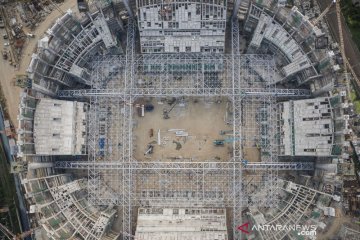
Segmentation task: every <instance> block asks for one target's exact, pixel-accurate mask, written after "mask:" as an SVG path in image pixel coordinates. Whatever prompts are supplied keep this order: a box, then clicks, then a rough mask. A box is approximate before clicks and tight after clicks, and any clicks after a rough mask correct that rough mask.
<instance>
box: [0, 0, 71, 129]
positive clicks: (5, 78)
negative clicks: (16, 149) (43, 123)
mask: <svg viewBox="0 0 360 240" xmlns="http://www.w3.org/2000/svg"><path fill="white" fill-rule="evenodd" d="M60 9H61V10H62V11H66V10H68V9H72V10H73V11H74V12H77V8H76V1H73V0H65V1H64V3H63V4H62V5H61V6H60ZM61 15H62V14H61V13H60V12H59V11H58V10H54V11H52V12H51V13H50V14H49V15H48V16H47V17H46V19H45V20H44V21H43V22H41V23H40V24H39V26H38V27H37V28H36V30H35V31H34V32H33V33H34V34H35V38H29V39H27V42H26V44H25V46H24V49H23V56H22V59H21V62H20V67H19V69H16V68H14V67H13V66H10V64H9V61H7V60H3V59H2V58H1V59H0V84H1V87H2V90H3V92H4V96H5V98H6V101H7V111H8V113H9V115H10V118H11V120H12V122H13V124H14V126H15V128H17V127H18V123H17V120H16V119H17V115H18V106H19V100H20V99H19V96H20V93H21V92H22V89H21V88H19V87H16V86H15V85H14V79H15V77H16V75H17V74H25V73H26V69H27V67H28V65H29V63H30V60H31V55H32V53H33V51H34V49H35V46H36V44H37V40H38V39H39V38H41V37H42V36H43V34H44V32H45V31H46V30H47V29H48V28H49V27H50V26H51V25H52V24H53V23H54V22H55V20H56V19H57V18H59V17H60V16H61ZM5 33H6V31H5V29H0V35H1V38H0V46H1V48H6V47H5V46H4V43H5V42H8V41H7V40H4V39H3V38H2V35H3V34H5ZM7 50H9V47H7Z"/></svg>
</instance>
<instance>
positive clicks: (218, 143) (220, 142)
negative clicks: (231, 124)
mask: <svg viewBox="0 0 360 240" xmlns="http://www.w3.org/2000/svg"><path fill="white" fill-rule="evenodd" d="M239 140H241V138H232V137H231V138H226V139H217V140H214V141H213V143H214V145H215V146H223V145H224V144H225V143H232V142H235V141H239Z"/></svg>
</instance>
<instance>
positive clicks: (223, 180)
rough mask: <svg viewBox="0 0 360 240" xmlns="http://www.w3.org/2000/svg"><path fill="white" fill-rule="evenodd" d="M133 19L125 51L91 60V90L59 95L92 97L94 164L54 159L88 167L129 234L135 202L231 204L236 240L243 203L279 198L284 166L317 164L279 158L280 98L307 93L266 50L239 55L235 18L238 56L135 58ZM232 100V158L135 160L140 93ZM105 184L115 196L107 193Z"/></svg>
mask: <svg viewBox="0 0 360 240" xmlns="http://www.w3.org/2000/svg"><path fill="white" fill-rule="evenodd" d="M135 24H136V22H135V20H134V19H132V18H129V21H128V34H127V41H126V42H127V48H126V55H125V56H114V55H113V56H99V57H96V58H95V59H94V61H93V62H92V65H91V66H92V67H91V69H92V72H91V74H90V75H91V78H90V82H91V84H90V85H91V87H92V88H91V89H79V90H63V91H58V97H61V98H69V99H74V98H87V99H89V102H90V110H89V117H88V121H89V122H88V126H89V131H88V152H89V161H88V162H57V163H56V167H57V168H75V169H76V168H77V169H81V168H82V169H88V192H89V202H90V203H92V204H95V205H109V204H115V205H118V206H120V207H121V208H122V210H121V214H122V221H123V225H122V232H123V233H124V234H123V239H129V236H130V235H131V233H132V232H133V230H134V229H133V228H134V225H133V222H132V221H133V220H134V219H133V217H132V216H133V215H134V214H133V211H134V207H154V206H158V207H173V206H174V203H175V202H176V205H177V206H183V207H207V208H227V209H230V210H229V211H230V212H229V213H230V214H229V215H228V216H229V218H230V221H231V222H232V226H231V227H230V228H231V229H230V230H231V232H232V236H233V238H234V239H240V238H241V236H240V234H241V232H240V231H238V230H237V226H239V225H241V214H242V209H243V208H244V207H247V206H274V205H275V204H276V203H277V201H278V200H277V194H276V191H277V177H278V171H279V170H290V169H293V170H312V169H313V168H314V165H313V164H312V163H278V162H277V149H278V148H277V142H276V139H275V138H274V137H273V136H275V134H276V123H277V119H276V111H277V110H276V98H277V97H282V98H294V97H295V98H299V97H301V98H306V97H309V96H310V92H309V91H307V90H301V89H279V88H276V87H275V85H274V81H273V79H271V78H268V77H266V76H271V75H272V73H273V72H274V71H275V68H276V67H275V61H274V59H273V57H272V56H268V55H252V54H249V55H240V54H239V31H238V23H237V22H236V21H234V22H233V25H232V46H233V49H232V53H231V54H215V53H209V54H204V53H176V54H151V55H146V54H144V55H137V54H135V29H136V26H135ZM165 96H169V97H180V96H181V97H226V98H228V99H229V101H230V102H231V111H232V114H231V116H232V119H231V123H232V126H233V135H232V136H231V137H232V138H233V139H236V140H235V141H233V142H232V149H233V151H232V157H231V158H230V159H229V160H228V161H227V162H220V161H219V162H214V161H204V162H164V161H160V160H159V161H155V162H141V161H140V160H137V159H135V158H134V156H133V151H134V139H133V136H132V134H133V133H132V132H133V131H132V130H133V124H134V123H133V112H132V111H133V103H134V101H135V100H136V99H138V98H142V97H165ZM254 146H255V147H258V148H259V149H261V162H260V163H249V164H244V156H243V155H244V149H245V148H246V147H254ZM104 185H106V186H107V187H108V188H109V189H110V191H111V192H112V194H108V195H105V194H103V192H104V189H103V186H104Z"/></svg>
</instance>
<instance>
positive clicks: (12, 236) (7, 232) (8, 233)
mask: <svg viewBox="0 0 360 240" xmlns="http://www.w3.org/2000/svg"><path fill="white" fill-rule="evenodd" d="M0 230H1V232H3V233H4V234H5V236H6V237H7V238H9V239H16V236H15V234H13V233H12V232H11V231H10V230H9V229H8V228H7V227H5V225H3V224H1V223H0Z"/></svg>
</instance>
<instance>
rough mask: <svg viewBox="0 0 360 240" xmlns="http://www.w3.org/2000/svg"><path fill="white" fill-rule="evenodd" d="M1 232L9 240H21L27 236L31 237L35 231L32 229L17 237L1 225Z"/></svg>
mask: <svg viewBox="0 0 360 240" xmlns="http://www.w3.org/2000/svg"><path fill="white" fill-rule="evenodd" d="M0 231H1V232H2V233H3V234H4V235H5V236H6V237H7V238H8V239H9V240H21V239H24V238H26V237H27V236H30V235H31V234H32V232H33V229H30V230H29V231H25V232H23V233H19V234H17V235H15V234H14V233H12V232H11V231H10V230H9V229H8V228H7V227H5V225H3V224H1V223H0Z"/></svg>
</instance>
